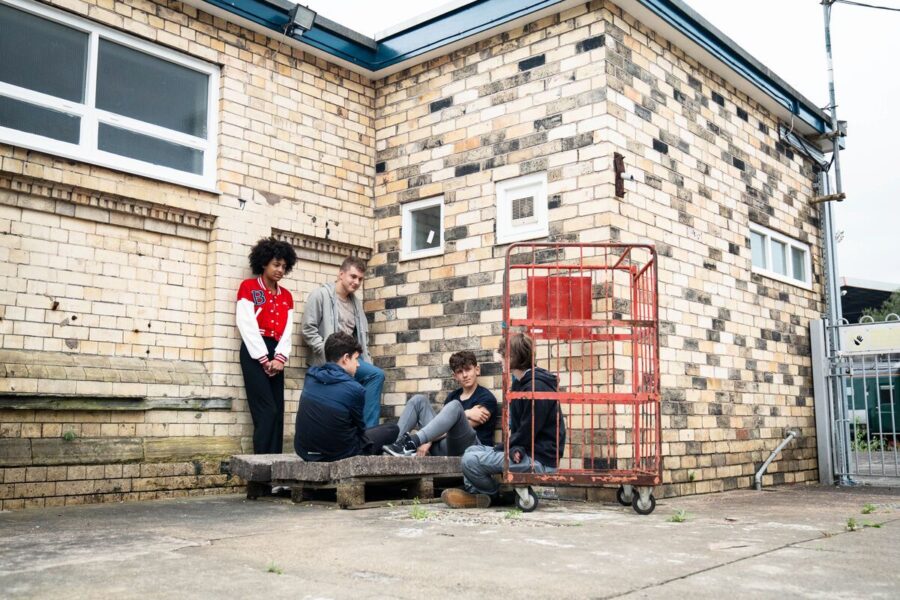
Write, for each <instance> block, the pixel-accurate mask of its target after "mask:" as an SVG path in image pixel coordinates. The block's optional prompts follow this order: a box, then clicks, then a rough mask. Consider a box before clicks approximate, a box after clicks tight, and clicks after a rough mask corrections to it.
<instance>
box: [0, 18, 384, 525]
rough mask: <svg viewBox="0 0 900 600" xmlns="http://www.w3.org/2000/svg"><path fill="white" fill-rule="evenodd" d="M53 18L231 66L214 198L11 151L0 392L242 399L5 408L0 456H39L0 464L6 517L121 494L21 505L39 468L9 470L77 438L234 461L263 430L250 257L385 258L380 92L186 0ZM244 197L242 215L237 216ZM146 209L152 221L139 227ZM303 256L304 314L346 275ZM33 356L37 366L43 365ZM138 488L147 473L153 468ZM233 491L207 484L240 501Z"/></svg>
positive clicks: (226, 73) (0, 188)
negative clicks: (137, 406) (249, 326)
mask: <svg viewBox="0 0 900 600" xmlns="http://www.w3.org/2000/svg"><path fill="white" fill-rule="evenodd" d="M45 4H48V5H50V6H54V7H57V8H60V9H62V10H64V11H66V12H69V13H71V14H74V15H77V16H81V17H85V18H87V19H89V20H91V21H94V22H96V23H100V24H103V25H106V26H109V27H113V28H115V29H118V30H121V31H123V32H127V33H128V34H130V35H134V36H137V37H139V38H141V39H144V40H147V41H150V42H153V43H156V44H160V45H162V46H166V47H169V48H172V49H175V50H177V51H179V52H181V53H183V54H185V55H187V56H191V57H193V58H196V59H200V60H204V61H206V62H208V63H211V64H214V65H218V66H219V67H220V69H221V78H220V84H219V89H218V96H219V103H218V112H217V115H218V130H219V137H218V165H217V171H216V175H217V187H218V190H219V192H220V193H218V194H214V193H209V192H205V191H200V190H194V189H189V188H186V187H183V186H179V185H173V184H168V183H163V182H159V181H154V180H152V179H147V178H144V177H140V176H136V175H129V174H126V173H121V172H117V171H113V170H109V169H105V168H100V167H95V166H91V165H88V164H81V163H77V162H75V161H70V160H63V159H59V158H55V157H53V156H49V155H46V154H42V153H39V152H33V151H26V150H24V149H21V148H15V147H11V146H8V145H2V144H0V261H2V262H0V264H2V270H0V290H2V291H0V317H2V320H0V349H2V352H3V353H4V354H3V357H4V360H3V363H4V364H3V369H4V370H5V372H4V375H5V376H4V378H2V379H0V395H3V396H4V397H5V398H7V399H9V398H11V397H12V398H23V399H22V400H21V401H20V402H19V403H20V404H22V403H23V402H26V401H30V400H31V399H32V397H31V396H28V394H30V393H34V394H36V395H37V396H38V397H40V398H43V399H45V400H46V398H47V396H48V394H49V395H56V396H62V397H64V398H65V397H70V396H72V395H73V394H74V398H75V399H76V400H77V401H78V402H81V401H82V400H84V399H90V398H95V397H100V396H102V397H107V396H108V397H111V398H112V399H115V398H116V397H118V398H127V397H130V396H136V395H143V396H147V397H152V398H156V399H163V400H169V399H172V398H194V397H196V398H233V399H234V400H233V402H232V406H231V409H230V410H223V409H216V408H211V409H205V410H168V409H158V410H147V411H142V410H141V411H119V410H103V409H102V406H94V407H93V409H92V410H89V411H88V410H65V408H64V407H65V406H66V405H65V404H62V405H61V406H62V408H59V409H57V410H49V409H48V410H24V409H22V408H18V409H5V410H0V445H2V444H3V443H7V444H10V445H8V446H4V447H3V449H4V450H6V451H8V453H9V454H10V456H11V454H12V453H13V449H14V448H15V449H17V450H15V451H16V452H19V451H21V452H23V453H25V454H27V455H28V457H29V458H27V459H26V458H19V459H14V458H11V457H10V456H7V457H4V458H3V459H0V486H2V485H3V482H4V481H5V482H6V483H8V484H11V486H10V485H7V486H6V487H4V488H0V508H7V507H16V506H19V507H20V506H23V505H26V504H27V505H29V506H33V505H40V504H41V503H43V502H52V503H58V502H60V500H59V499H58V498H67V500H63V502H80V501H84V499H85V498H92V499H94V501H96V500H102V499H104V498H106V499H110V498H114V497H115V496H114V493H113V492H111V491H108V490H107V491H105V492H104V493H95V492H92V495H90V496H85V495H82V494H79V493H76V492H74V491H72V489H74V488H72V489H69V488H67V487H65V486H62V487H59V484H54V483H53V481H62V479H53V480H51V479H50V476H49V475H47V485H43V486H42V487H40V488H36V487H35V488H28V489H29V490H30V491H27V492H26V491H23V490H25V488H23V487H21V485H22V484H24V483H31V481H32V480H33V481H34V483H39V482H41V475H40V474H41V473H43V472H44V471H40V470H37V471H33V474H32V476H31V480H29V479H28V478H27V477H26V478H25V480H24V481H20V479H21V477H20V476H19V475H18V472H19V471H18V470H15V469H19V470H21V469H24V468H27V467H28V466H29V464H24V463H30V462H31V461H38V462H40V460H46V457H44V458H41V457H40V456H38V455H39V451H38V450H37V449H36V448H37V446H31V445H29V444H30V443H31V442H32V441H34V440H39V439H48V440H59V439H61V438H60V436H61V435H63V434H65V433H66V432H71V434H72V435H74V436H75V442H83V443H85V444H86V443H88V441H89V440H93V439H97V440H116V439H121V440H123V441H133V442H135V443H138V444H144V445H146V444H147V443H149V442H148V441H152V440H153V439H164V438H191V437H194V436H201V437H212V438H215V439H228V438H230V439H234V440H236V445H235V446H234V447H233V448H231V449H232V450H234V451H240V450H241V440H243V442H244V444H245V445H246V441H247V439H248V437H249V436H250V434H251V432H252V425H251V423H250V415H249V412H247V409H246V403H245V400H244V391H243V379H242V377H241V373H240V367H239V365H238V349H239V345H240V340H239V337H238V334H237V330H236V328H235V326H234V298H235V293H236V290H237V286H238V284H239V283H240V281H241V280H242V279H245V278H247V277H250V276H251V274H250V271H249V267H248V264H247V253H248V252H249V249H250V246H251V245H252V244H253V243H254V242H255V241H256V240H257V239H259V238H261V237H263V236H267V235H271V234H272V233H273V230H277V231H281V232H289V233H291V234H297V235H301V236H307V237H309V238H325V237H328V238H329V239H330V240H332V241H335V242H338V243H340V244H343V245H344V246H341V245H339V246H338V248H339V250H340V251H343V250H342V249H343V248H344V247H353V248H356V247H361V248H370V247H371V246H372V243H373V240H372V230H373V221H372V216H371V211H372V207H371V202H372V184H373V178H374V160H373V156H372V151H371V148H372V147H373V146H374V137H375V136H374V120H373V102H374V95H375V94H374V87H373V85H372V83H371V82H370V81H368V80H367V79H365V78H363V77H361V76H360V75H358V74H355V73H351V72H349V71H347V70H345V69H342V68H339V67H336V66H334V65H332V64H329V63H327V62H325V61H323V60H320V59H318V58H315V57H313V56H311V55H308V54H305V53H303V52H302V51H300V50H297V49H292V48H291V47H289V46H288V45H286V44H279V42H278V40H273V39H270V38H268V37H266V36H263V35H260V34H257V33H254V32H251V31H247V30H244V29H242V28H240V27H237V26H235V25H232V24H228V23H226V22H225V21H223V20H221V19H217V18H214V17H212V16H211V15H209V14H206V13H203V12H202V11H198V10H197V9H195V8H192V7H190V6H187V5H183V4H181V3H179V2H167V1H160V2H152V1H139V2H110V1H108V0H96V1H79V0H60V1H51V2H46V3H45ZM239 200H244V201H246V205H245V207H244V208H243V209H242V208H241V206H240V202H239ZM145 209H146V210H145ZM148 211H149V212H151V213H154V214H155V215H156V216H153V215H150V216H145V215H144V213H145V212H148ZM159 215H162V216H159ZM326 230H327V233H326ZM304 256H305V258H304V260H303V261H301V262H300V263H299V264H298V265H297V267H296V268H295V271H294V272H293V273H291V274H290V275H289V276H288V277H287V278H286V280H285V281H284V284H285V287H287V288H288V289H289V290H291V291H292V292H293V293H294V297H295V301H296V303H297V304H296V307H295V308H296V310H297V312H298V315H299V313H300V312H302V309H303V301H304V300H305V298H306V295H307V294H308V292H309V291H310V289H311V286H312V285H313V284H314V283H321V282H323V281H326V280H329V279H331V278H333V277H334V275H335V274H336V272H337V267H336V266H335V265H334V252H315V251H312V252H306V254H305V255H304ZM302 354H303V353H302V351H301V348H300V345H299V334H296V335H295V344H294V358H293V359H292V360H291V361H290V363H289V365H288V366H289V369H288V383H287V387H288V398H287V399H288V403H287V408H288V414H287V415H286V418H285V422H286V428H285V435H286V438H287V439H288V441H290V439H291V438H292V437H293V412H294V411H295V410H296V404H297V395H298V394H297V390H298V389H299V387H300V384H301V379H300V378H301V376H302V370H301V369H300V367H301V366H302V364H303V363H302V361H303V356H302ZM32 356H38V357H40V358H39V359H37V363H38V364H32V363H34V362H35V360H33V359H31V358H30V357H32ZM73 357H74V359H73ZM23 394H24V396H23ZM59 401H60V402H62V401H63V400H59ZM72 406H79V407H81V406H83V405H82V404H78V403H76V404H72ZM12 444H18V445H16V446H15V447H14V446H12ZM22 444H25V445H24V446H23V445H22ZM64 450H65V448H62V449H61V450H60V451H64ZM196 451H197V452H201V451H204V452H205V449H204V448H199V449H197V450H196ZM108 452H109V453H110V456H109V457H108V462H109V463H115V462H116V461H117V460H119V458H118V457H117V456H116V455H115V454H116V452H118V450H117V449H116V447H114V446H109V449H108ZM0 454H2V453H0ZM142 456H149V454H147V455H142ZM192 456H193V455H191V453H190V452H189V451H187V450H186V451H185V452H184V453H181V454H178V453H175V454H173V456H172V458H171V460H172V461H175V462H173V464H181V465H182V467H180V468H183V469H187V468H189V467H190V463H185V462H183V461H184V460H186V459H190V458H192ZM35 457H37V458H35ZM102 458H103V457H100V458H98V460H101V459H102ZM73 460H75V459H73ZM142 460H145V461H146V462H147V463H148V464H149V463H150V462H152V461H151V459H150V458H145V459H142ZM178 461H182V462H178ZM217 464H218V463H217ZM185 465H186V466H185ZM30 466H33V467H35V468H38V469H40V468H44V467H43V466H42V465H39V464H37V462H36V463H34V465H30ZM47 468H49V467H47ZM60 468H62V467H60ZM69 468H78V467H77V466H73V467H69ZM7 469H14V470H15V471H13V473H12V474H11V475H10V474H9V473H10V471H7ZM204 469H206V470H205V471H204V476H205V475H207V474H209V473H207V471H208V468H207V467H206V466H204ZM4 471H7V477H6V479H5V480H4V479H3V477H4V476H3V474H2V473H3V472H4ZM94 471H96V469H94ZM95 474H96V473H95ZM57 475H58V474H57ZM178 475H180V473H178ZM54 477H56V476H54ZM130 477H136V479H135V482H137V481H138V480H141V479H142V478H143V477H144V476H143V475H142V474H141V472H140V470H139V471H138V472H137V475H132V476H130ZM173 477H174V475H173ZM221 477H222V478H223V480H222V482H217V483H215V484H210V485H226V484H225V480H224V476H221ZM64 479H65V478H64ZM91 479H96V480H97V481H98V483H96V485H100V483H99V481H100V480H101V479H103V478H102V477H97V478H93V477H86V478H85V477H81V476H80V474H79V473H76V480H78V481H87V483H84V484H83V485H85V486H88V487H91V486H93V485H95V484H94V483H92V482H91V481H88V480H91ZM169 483H170V484H171V485H169ZM169 483H167V484H166V485H168V487H166V485H162V484H160V485H161V487H160V488H159V489H157V490H153V491H152V493H157V492H159V493H163V492H165V490H166V489H168V490H170V491H172V490H177V489H182V488H183V489H185V490H186V489H188V488H190V487H197V485H201V487H202V484H200V483H197V482H195V483H194V484H191V485H188V482H187V480H186V479H179V480H177V481H176V480H174V479H173V480H171V481H170V482H169ZM17 486H18V487H17ZM135 486H137V487H140V485H139V484H138V483H135ZM55 487H59V490H56V489H55ZM137 487H134V488H132V490H134V489H137ZM91 489H94V488H91ZM126 491H127V490H126ZM115 493H116V494H118V493H125V492H115ZM129 493H130V492H129ZM141 493H143V491H142V492H141ZM147 493H148V494H149V493H151V492H150V491H148V492H147ZM173 493H174V492H173ZM185 493H186V492H185ZM128 497H145V496H128ZM52 498H57V499H54V500H50V499H52Z"/></svg>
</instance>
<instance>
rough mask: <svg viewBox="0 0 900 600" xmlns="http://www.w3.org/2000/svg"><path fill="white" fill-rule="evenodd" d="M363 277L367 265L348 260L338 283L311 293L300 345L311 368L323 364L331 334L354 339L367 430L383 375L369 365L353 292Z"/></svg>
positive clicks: (376, 411)
mask: <svg viewBox="0 0 900 600" xmlns="http://www.w3.org/2000/svg"><path fill="white" fill-rule="evenodd" d="M365 275H366V264H365V263H364V262H363V261H362V260H361V259H359V258H357V257H355V256H348V257H347V258H346V259H344V262H343V263H341V268H340V271H338V277H337V281H335V282H334V283H326V284H325V285H323V286H322V287H320V288H318V289H316V290H314V291H313V292H312V293H311V294H310V295H309V298H307V300H306V306H305V307H304V309H303V319H302V320H301V327H300V332H301V335H302V336H303V341H304V342H306V345H307V346H309V349H310V350H311V351H312V357H311V360H310V364H311V365H312V366H317V365H321V364H324V363H325V362H326V361H325V340H326V339H328V336H330V335H331V334H332V333H335V332H338V331H343V332H344V333H346V334H348V335H351V336H353V337H354V338H355V339H356V341H357V342H359V345H360V347H362V354H360V357H359V368H358V369H357V371H356V375H355V376H354V379H356V381H358V382H359V383H360V384H362V386H363V387H364V388H365V389H366V401H365V407H364V409H363V422H364V423H365V426H366V427H374V426H376V425H378V418H379V416H380V415H381V390H382V389H383V388H384V371H382V370H381V369H379V368H378V367H376V366H375V365H373V364H372V357H371V356H370V355H369V347H368V346H369V324H368V321H366V314H365V312H364V311H363V305H362V293H361V292H360V293H359V294H356V291H357V290H358V289H359V287H360V286H361V285H362V282H363V279H364V278H365Z"/></svg>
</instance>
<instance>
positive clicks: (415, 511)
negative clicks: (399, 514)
mask: <svg viewBox="0 0 900 600" xmlns="http://www.w3.org/2000/svg"><path fill="white" fill-rule="evenodd" d="M409 516H410V518H412V519H415V520H416V521H422V520H424V519H427V518H428V511H427V510H425V507H423V506H422V505H420V504H419V499H418V498H413V505H412V508H410V509H409Z"/></svg>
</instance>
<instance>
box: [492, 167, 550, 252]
mask: <svg viewBox="0 0 900 600" xmlns="http://www.w3.org/2000/svg"><path fill="white" fill-rule="evenodd" d="M496 190H497V243H498V244H509V243H510V242H519V241H522V240H533V239H536V238H542V237H546V236H547V234H548V233H549V232H550V227H549V223H548V207H547V174H546V173H534V174H531V175H525V176H524V177H517V178H515V179H507V180H506V181H501V182H499V183H498V184H497V188H496Z"/></svg>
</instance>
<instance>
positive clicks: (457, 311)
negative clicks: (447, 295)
mask: <svg viewBox="0 0 900 600" xmlns="http://www.w3.org/2000/svg"><path fill="white" fill-rule="evenodd" d="M465 310H466V303H465V301H463V300H460V301H458V302H446V303H445V304H444V314H445V315H461V314H462V313H463V312H465Z"/></svg>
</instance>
